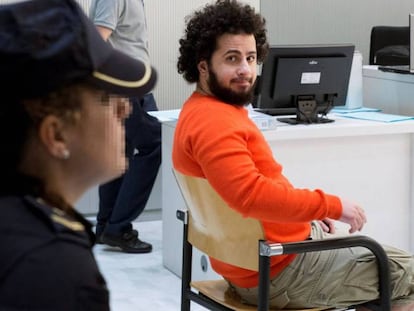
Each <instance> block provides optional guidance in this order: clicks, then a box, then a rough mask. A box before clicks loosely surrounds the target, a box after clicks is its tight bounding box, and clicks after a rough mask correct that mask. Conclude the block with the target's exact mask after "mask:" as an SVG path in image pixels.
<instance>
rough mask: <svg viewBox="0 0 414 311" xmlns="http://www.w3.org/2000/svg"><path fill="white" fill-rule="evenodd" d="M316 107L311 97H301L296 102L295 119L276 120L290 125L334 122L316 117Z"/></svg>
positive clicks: (322, 117)
mask: <svg viewBox="0 0 414 311" xmlns="http://www.w3.org/2000/svg"><path fill="white" fill-rule="evenodd" d="M317 107H318V106H317V103H316V100H315V99H314V98H313V97H310V98H307V97H306V96H303V97H302V98H301V99H299V100H298V104H297V108H296V118H277V120H278V121H280V122H284V123H288V124H292V125H295V124H311V123H330V122H334V120H332V119H328V118H326V117H325V116H324V115H322V116H320V115H318V113H317Z"/></svg>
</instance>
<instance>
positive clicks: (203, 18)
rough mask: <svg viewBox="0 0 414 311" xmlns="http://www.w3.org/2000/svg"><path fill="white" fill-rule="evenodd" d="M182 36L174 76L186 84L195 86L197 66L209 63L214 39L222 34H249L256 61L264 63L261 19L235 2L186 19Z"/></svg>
mask: <svg viewBox="0 0 414 311" xmlns="http://www.w3.org/2000/svg"><path fill="white" fill-rule="evenodd" d="M186 23H187V27H186V30H185V35H184V37H183V38H181V39H180V41H179V43H180V48H179V51H180V56H179V58H178V62H177V69H178V73H180V74H183V77H184V79H185V80H187V81H188V82H190V83H193V82H197V81H198V79H199V72H198V69H197V64H198V63H199V62H200V61H201V60H207V61H209V60H210V58H211V55H212V54H213V52H214V51H215V49H216V42H217V39H218V38H219V37H220V36H221V35H223V34H226V33H230V34H243V33H246V34H253V35H254V37H255V39H256V49H257V60H258V63H259V64H260V63H262V62H263V60H264V59H265V57H266V55H267V52H268V48H269V44H268V42H267V38H266V28H265V24H266V21H265V19H264V18H263V17H262V16H261V15H260V14H258V13H256V12H255V10H254V8H252V7H251V6H249V5H247V4H242V3H240V2H238V1H236V0H217V1H216V3H215V4H209V5H206V6H205V7H204V8H203V9H201V10H199V11H195V12H194V14H193V15H192V16H189V17H187V20H186Z"/></svg>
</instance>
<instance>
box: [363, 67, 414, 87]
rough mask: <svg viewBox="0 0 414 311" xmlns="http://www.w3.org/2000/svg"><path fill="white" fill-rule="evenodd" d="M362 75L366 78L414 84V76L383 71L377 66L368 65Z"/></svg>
mask: <svg viewBox="0 0 414 311" xmlns="http://www.w3.org/2000/svg"><path fill="white" fill-rule="evenodd" d="M362 75H363V76H364V77H370V78H377V79H384V80H393V81H399V82H407V83H414V74H408V73H407V74H404V73H396V72H388V71H382V70H379V69H378V66H377V65H366V66H363V67H362Z"/></svg>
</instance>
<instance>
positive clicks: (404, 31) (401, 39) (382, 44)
mask: <svg viewBox="0 0 414 311" xmlns="http://www.w3.org/2000/svg"><path fill="white" fill-rule="evenodd" d="M409 44H410V27H408V26H374V27H372V29H371V37H370V49H369V64H370V65H377V64H380V63H378V62H376V61H375V56H376V54H377V53H378V51H381V50H384V48H387V47H390V48H391V51H390V52H392V51H393V49H394V54H395V53H396V52H395V51H398V50H399V49H401V48H404V47H406V48H407V49H408V46H409ZM397 54H398V53H397ZM394 58H395V60H392V59H390V60H388V62H389V63H387V64H385V63H384V64H380V65H400V63H398V62H404V61H405V62H407V64H408V61H409V58H408V55H394ZM399 58H400V59H401V58H403V60H399Z"/></svg>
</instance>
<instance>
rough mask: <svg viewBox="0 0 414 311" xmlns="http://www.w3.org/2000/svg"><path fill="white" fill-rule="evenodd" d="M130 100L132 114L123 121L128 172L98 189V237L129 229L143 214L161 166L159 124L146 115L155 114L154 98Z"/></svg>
mask: <svg viewBox="0 0 414 311" xmlns="http://www.w3.org/2000/svg"><path fill="white" fill-rule="evenodd" d="M130 100H131V104H132V113H131V115H130V116H129V117H128V119H127V120H126V121H125V133H126V135H125V136H126V153H127V156H128V169H127V170H126V172H125V174H124V175H122V176H121V177H119V178H117V179H114V180H112V181H110V182H108V183H106V184H103V185H100V186H99V211H98V215H97V226H96V233H97V234H101V233H102V232H103V231H105V233H108V234H111V235H118V234H122V233H124V232H127V231H129V230H131V229H132V224H131V222H132V221H134V220H135V219H136V218H137V217H138V216H139V215H140V214H141V213H142V211H143V210H144V208H145V205H146V204H147V201H148V198H149V196H150V194H151V190H152V187H153V185H154V181H155V178H156V177H157V173H158V169H159V167H160V164H161V124H160V123H159V122H158V120H157V119H156V118H154V117H152V116H150V115H149V114H148V113H147V112H146V111H151V110H158V109H157V106H156V103H155V100H154V96H153V95H152V94H147V95H146V96H144V98H142V99H141V100H139V99H136V98H131V99H130Z"/></svg>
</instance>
